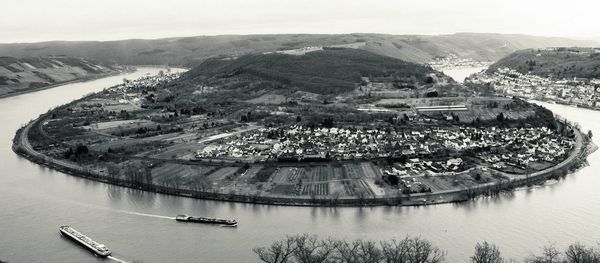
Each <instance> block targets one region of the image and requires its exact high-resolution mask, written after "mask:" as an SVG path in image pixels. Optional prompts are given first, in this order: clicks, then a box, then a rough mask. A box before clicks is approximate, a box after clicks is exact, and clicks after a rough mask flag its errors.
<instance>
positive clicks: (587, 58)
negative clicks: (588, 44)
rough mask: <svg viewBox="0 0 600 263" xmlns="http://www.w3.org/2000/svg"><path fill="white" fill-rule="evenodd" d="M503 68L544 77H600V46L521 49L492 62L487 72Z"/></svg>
mask: <svg viewBox="0 0 600 263" xmlns="http://www.w3.org/2000/svg"><path fill="white" fill-rule="evenodd" d="M504 67H508V68H511V69H514V70H517V71H519V72H520V73H523V74H525V73H531V74H534V75H538V76H542V77H555V78H573V77H579V78H600V48H551V49H526V50H520V51H517V52H514V53H512V54H510V55H508V56H506V57H505V58H503V59H501V60H499V61H498V62H496V63H494V64H493V65H491V66H490V68H489V69H488V72H493V71H495V70H496V69H498V68H504Z"/></svg>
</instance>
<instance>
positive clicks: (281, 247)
mask: <svg viewBox="0 0 600 263" xmlns="http://www.w3.org/2000/svg"><path fill="white" fill-rule="evenodd" d="M296 249H297V248H296V242H295V239H294V238H292V237H289V236H288V237H287V238H286V239H284V240H283V241H276V242H274V243H273V244H271V246H269V247H261V248H255V249H253V250H252V251H254V253H256V254H257V255H258V258H259V259H260V260H261V261H262V262H266V263H286V262H291V261H290V259H291V257H292V254H293V253H294V252H295V251H296Z"/></svg>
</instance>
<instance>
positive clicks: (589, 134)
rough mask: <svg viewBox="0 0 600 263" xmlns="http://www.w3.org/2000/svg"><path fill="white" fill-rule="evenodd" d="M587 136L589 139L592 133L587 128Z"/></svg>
mask: <svg viewBox="0 0 600 263" xmlns="http://www.w3.org/2000/svg"><path fill="white" fill-rule="evenodd" d="M587 136H588V138H590V139H591V138H592V136H593V134H592V130H589V131H588V133H587Z"/></svg>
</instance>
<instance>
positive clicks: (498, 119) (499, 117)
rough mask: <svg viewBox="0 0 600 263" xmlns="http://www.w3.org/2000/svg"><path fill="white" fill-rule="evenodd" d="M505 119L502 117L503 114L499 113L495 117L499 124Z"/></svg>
mask: <svg viewBox="0 0 600 263" xmlns="http://www.w3.org/2000/svg"><path fill="white" fill-rule="evenodd" d="M505 119H506V117H504V113H502V112H500V114H498V115H497V116H496V120H497V121H499V122H503V121H504V120H505Z"/></svg>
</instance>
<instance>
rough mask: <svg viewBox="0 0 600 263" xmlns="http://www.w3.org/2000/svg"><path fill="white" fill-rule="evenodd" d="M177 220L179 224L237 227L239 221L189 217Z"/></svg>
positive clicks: (180, 217) (181, 216)
mask: <svg viewBox="0 0 600 263" xmlns="http://www.w3.org/2000/svg"><path fill="white" fill-rule="evenodd" d="M175 220H177V221H179V222H191V223H203V224H217V225H224V226H237V221H235V220H231V219H221V218H207V217H194V216H188V215H178V216H177V217H175Z"/></svg>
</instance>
